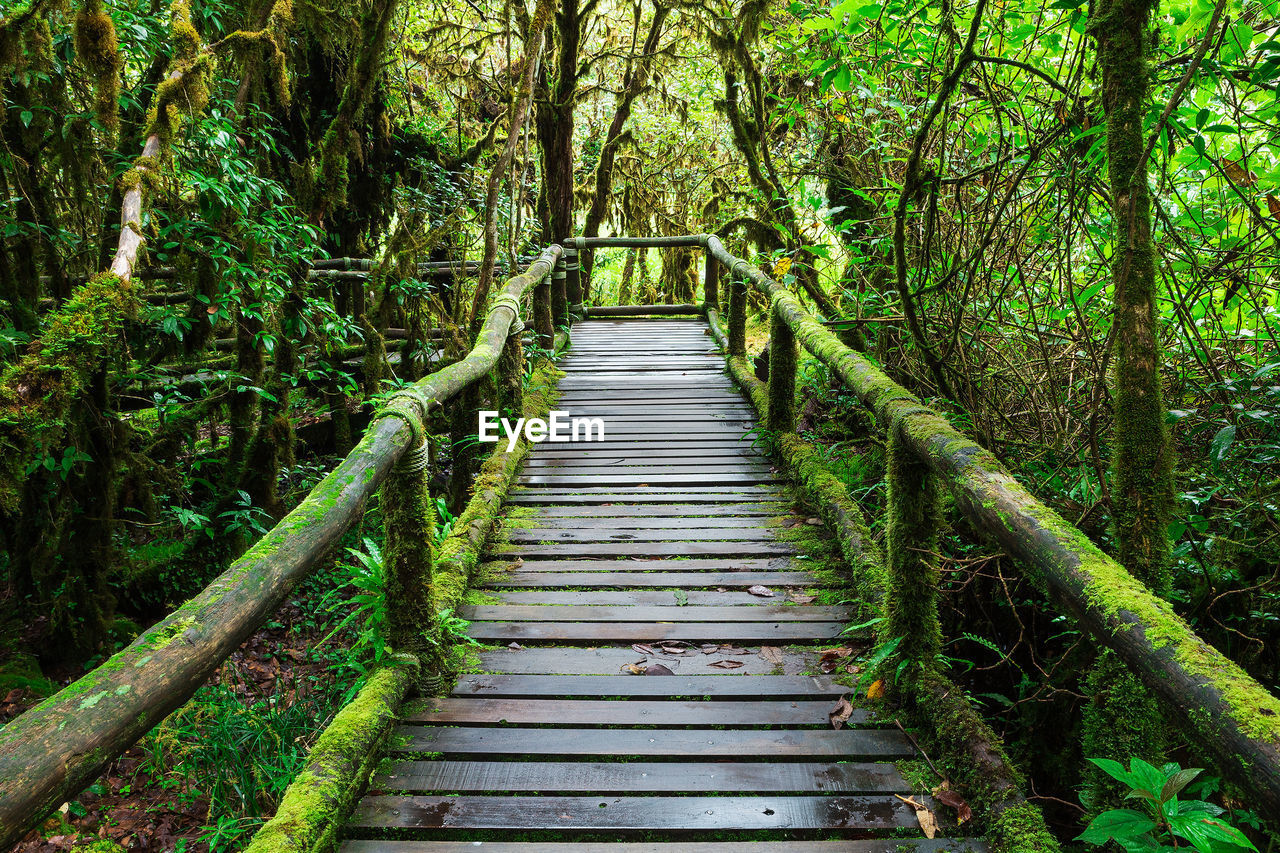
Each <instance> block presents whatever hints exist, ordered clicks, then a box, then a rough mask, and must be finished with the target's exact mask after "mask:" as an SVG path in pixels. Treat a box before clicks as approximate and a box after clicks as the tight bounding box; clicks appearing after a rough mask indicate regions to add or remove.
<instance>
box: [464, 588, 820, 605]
mask: <svg viewBox="0 0 1280 853" xmlns="http://www.w3.org/2000/svg"><path fill="white" fill-rule="evenodd" d="M677 591H678V592H679V593H680V595H679V596H677V595H676V592H677ZM773 591H774V593H776V594H777V598H760V597H758V596H755V595H752V594H751V593H749V592H747V591H746V590H742V589H735V590H725V591H724V592H720V591H718V590H714V589H688V590H670V589H627V590H620V589H590V590H584V591H580V592H576V591H569V590H557V589H536V590H534V589H527V590H526V589H517V590H509V591H506V592H496V591H487V595H488V596H490V597H492V598H495V599H497V600H498V601H500V602H502V603H504V604H580V605H597V606H606V607H627V606H631V605H644V604H653V605H659V606H661V605H669V604H679V603H680V601H681V600H683V601H684V602H685V603H686V604H687V605H689V606H698V605H704V604H709V605H713V606H715V605H729V604H732V605H736V606H738V607H770V606H772V603H773V602H776V601H778V600H779V599H781V598H782V595H783V590H781V589H775V590H773ZM816 591H817V590H814V592H816Z"/></svg>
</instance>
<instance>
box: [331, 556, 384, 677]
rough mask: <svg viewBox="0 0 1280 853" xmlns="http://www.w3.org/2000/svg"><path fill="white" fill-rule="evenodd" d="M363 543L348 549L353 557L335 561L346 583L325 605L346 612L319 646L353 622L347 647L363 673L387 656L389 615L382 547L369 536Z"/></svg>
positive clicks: (358, 669) (352, 662) (332, 594)
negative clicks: (359, 546) (353, 628)
mask: <svg viewBox="0 0 1280 853" xmlns="http://www.w3.org/2000/svg"><path fill="white" fill-rule="evenodd" d="M362 544H363V550H362V549H360V548H348V549H347V555H348V556H349V557H351V558H352V559H350V560H347V561H344V562H341V563H339V564H338V570H339V571H340V572H342V573H343V579H344V580H345V581H346V584H345V586H342V587H339V588H337V589H336V590H334V591H333V592H332V593H331V594H330V599H331V602H330V604H329V605H328V606H329V610H330V612H338V611H345V613H346V615H345V616H343V617H342V619H341V621H339V622H338V624H337V625H336V626H335V627H334V628H333V630H332V631H330V632H329V634H328V635H327V636H325V638H324V639H323V640H321V641H320V643H319V644H318V645H324V644H325V643H327V642H328V641H329V640H330V639H332V638H333V637H334V636H335V635H336V634H338V633H339V632H340V631H342V630H344V629H346V628H347V627H348V626H350V625H352V624H354V625H355V626H356V627H355V630H354V632H352V634H351V645H350V647H349V650H348V654H349V656H350V662H351V665H352V666H353V667H354V668H355V669H356V670H357V671H359V672H360V673H361V674H362V675H367V674H368V673H369V671H370V670H371V669H372V668H373V667H375V666H377V665H378V664H380V663H382V662H383V661H384V660H385V659H386V656H387V653H388V647H387V629H388V626H389V623H390V616H389V614H388V612H387V598H386V569H385V567H384V564H383V559H382V549H380V548H379V547H378V545H377V544H376V543H375V542H374V541H373V540H372V539H369V538H366V539H364V540H363V543H362Z"/></svg>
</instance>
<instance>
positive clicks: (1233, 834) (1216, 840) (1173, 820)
mask: <svg viewBox="0 0 1280 853" xmlns="http://www.w3.org/2000/svg"><path fill="white" fill-rule="evenodd" d="M1169 827H1170V828H1171V829H1172V830H1173V831H1174V832H1175V833H1177V834H1178V835H1180V836H1182V837H1183V838H1185V839H1187V840H1188V841H1190V842H1191V843H1192V844H1194V845H1195V847H1196V849H1197V850H1199V851H1201V853H1220V851H1222V853H1225V852H1224V851H1223V845H1228V846H1227V849H1228V850H1233V849H1234V850H1257V849H1258V848H1257V847H1254V846H1253V842H1252V841H1250V840H1249V839H1248V838H1246V837H1245V834H1244V833H1243V832H1241V831H1240V830H1238V829H1236V828H1235V827H1232V826H1228V825H1227V824H1225V823H1223V822H1222V821H1220V820H1218V819H1216V818H1212V817H1205V816H1204V815H1203V814H1191V815H1173V816H1171V817H1170V818H1169Z"/></svg>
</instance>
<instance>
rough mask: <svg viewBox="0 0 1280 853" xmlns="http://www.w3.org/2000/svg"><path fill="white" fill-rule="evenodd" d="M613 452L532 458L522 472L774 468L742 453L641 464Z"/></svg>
mask: <svg viewBox="0 0 1280 853" xmlns="http://www.w3.org/2000/svg"><path fill="white" fill-rule="evenodd" d="M616 460H617V456H616V455H614V456H603V457H599V458H595V459H576V460H572V459H570V460H566V459H561V460H560V461H559V462H557V463H550V464H549V463H546V462H543V461H541V460H532V461H531V462H529V463H527V464H526V465H525V468H524V476H530V475H538V476H553V475H557V474H571V475H573V476H576V477H581V476H583V475H584V474H593V475H594V474H606V475H612V476H618V477H629V478H634V479H637V480H639V481H640V482H644V478H645V477H646V476H647V475H650V474H755V475H759V476H774V475H776V473H777V471H776V470H775V469H774V467H773V466H772V465H770V464H769V463H768V462H767V461H762V460H748V459H747V458H746V457H742V456H740V457H738V458H736V459H716V458H708V459H707V460H706V461H705V462H703V463H701V464H699V463H698V461H697V460H696V459H692V458H688V457H685V458H679V459H650V460H648V461H647V462H645V463H642V464H633V463H631V462H629V461H627V462H619V461H616Z"/></svg>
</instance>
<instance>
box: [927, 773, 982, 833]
mask: <svg viewBox="0 0 1280 853" xmlns="http://www.w3.org/2000/svg"><path fill="white" fill-rule="evenodd" d="M933 797H934V799H936V800H937V801H938V802H940V803H942V804H943V805H944V806H950V807H951V808H953V809H955V810H956V823H958V824H959V823H964V822H965V821H968V820H971V819H972V818H973V809H971V808H969V804H968V803H966V802H965V800H964V797H962V796H960V795H959V794H957V793H956V792H955V791H953V790H951V783H950V782H947V781H944V782H943V783H942V784H941V785H939V786H938V787H936V788H934V789H933Z"/></svg>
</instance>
